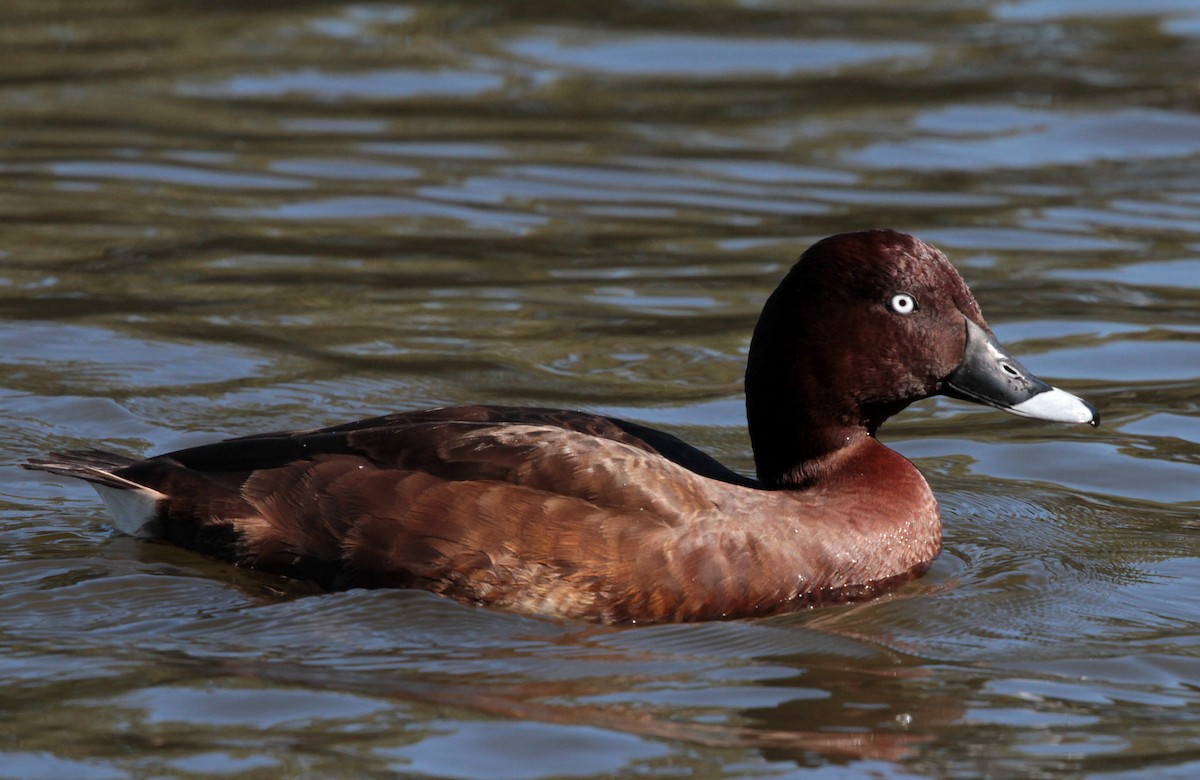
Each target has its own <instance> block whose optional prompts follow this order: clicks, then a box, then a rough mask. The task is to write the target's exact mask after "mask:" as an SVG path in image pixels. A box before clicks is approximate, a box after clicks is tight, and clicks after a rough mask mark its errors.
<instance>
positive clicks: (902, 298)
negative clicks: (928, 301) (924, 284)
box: [888, 293, 919, 314]
mask: <svg viewBox="0 0 1200 780" xmlns="http://www.w3.org/2000/svg"><path fill="white" fill-rule="evenodd" d="M888 308H889V309H891V310H892V311H894V312H896V313H897V314H912V313H913V312H914V311H916V310H917V309H918V308H919V307H918V306H917V299H916V298H914V297H912V296H911V295H909V294H908V293H896V294H895V295H893V296H892V299H891V300H890V301H888Z"/></svg>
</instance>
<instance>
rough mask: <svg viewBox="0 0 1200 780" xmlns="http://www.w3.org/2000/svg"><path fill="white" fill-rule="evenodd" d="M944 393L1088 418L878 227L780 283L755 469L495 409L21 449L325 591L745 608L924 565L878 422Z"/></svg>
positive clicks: (545, 415)
mask: <svg viewBox="0 0 1200 780" xmlns="http://www.w3.org/2000/svg"><path fill="white" fill-rule="evenodd" d="M939 393H941V394H946V395H950V396H953V397H956V398H962V399H966V400H970V401H975V402H978V403H983V404H988V405H990V406H995V407H997V408H1000V409H1005V410H1007V411H1011V412H1014V413H1016V414H1019V415H1024V416H1027V417H1034V418H1037V419H1042V420H1052V421H1056V422H1067V423H1091V424H1093V425H1094V424H1096V423H1097V421H1098V417H1097V414H1096V411H1095V409H1094V408H1093V407H1092V406H1091V405H1089V404H1088V403H1086V402H1084V401H1082V400H1080V399H1079V398H1076V397H1075V396H1073V395H1071V394H1069V393H1067V392H1064V391H1062V390H1059V389H1057V388H1053V387H1050V386H1049V385H1047V384H1045V383H1044V382H1042V381H1041V380H1039V379H1037V378H1036V377H1034V376H1033V375H1032V374H1030V373H1029V372H1028V371H1027V370H1026V369H1025V368H1024V367H1023V366H1021V364H1020V363H1018V362H1017V361H1016V360H1015V359H1013V358H1012V357H1011V356H1010V355H1009V354H1008V352H1006V351H1005V350H1004V348H1003V347H1001V346H1000V345H999V344H998V343H997V341H996V340H995V338H994V336H993V335H992V333H991V331H990V330H989V328H988V326H987V323H986V322H985V321H984V319H983V316H982V314H980V311H979V306H978V304H976V302H975V299H974V297H973V296H972V295H971V292H970V290H968V289H967V286H966V284H965V283H964V282H963V280H962V278H961V277H960V276H959V275H958V273H957V272H956V271H955V270H954V268H953V267H952V266H951V265H950V263H949V261H947V260H946V258H945V256H944V255H942V253H941V252H939V251H938V250H937V249H935V248H934V247H932V246H930V245H928V244H926V243H923V242H921V241H919V240H918V239H916V238H913V237H912V236H908V235H904V234H901V233H896V232H893V231H886V230H874V231H869V232H863V233H849V234H844V235H838V236H833V237H831V238H827V239H825V240H823V241H820V242H818V243H817V244H815V245H814V246H812V247H811V248H810V249H809V250H808V251H807V252H805V253H804V255H803V256H802V257H801V258H800V260H799V261H798V262H797V263H796V265H795V266H794V267H793V268H792V269H791V271H790V272H789V273H788V275H787V277H786V278H785V279H784V280H783V282H782V283H781V284H780V285H779V288H778V289H777V290H776V291H775V292H774V294H772V295H771V297H770V298H769V299H768V300H767V303H766V306H765V308H764V309H763V312H762V316H761V318H760V319H759V322H758V326H757V327H756V328H755V331H754V337H753V340H752V342H751V345H750V355H749V363H748V366H747V369H746V410H747V416H748V419H749V425H750V440H751V443H752V445H753V448H754V457H755V461H756V464H757V472H758V479H757V480H754V479H750V478H748V477H745V476H742V475H740V474H738V473H737V472H734V471H732V470H730V469H728V468H726V467H724V466H722V465H721V464H720V463H718V462H717V461H715V460H714V459H712V458H711V457H709V456H708V455H706V454H704V453H703V452H701V451H700V450H697V449H695V448H694V447H691V446H690V445H688V444H686V443H684V442H683V441H681V440H680V439H677V438H675V437H674V436H671V435H669V434H666V433H662V432H660V431H656V430H654V429H651V428H648V427H645V426H642V425H638V424H635V423H631V422H626V421H623V420H617V419H613V418H609V417H602V416H599V415H594V414H586V413H582V412H569V411H559V410H551V409H529V408H512V407H499V406H460V407H451V408H443V409H431V410H425V411H414V412H402V413H399V414H390V415H386V416H383V417H374V418H371V419H367V420H361V421H358V422H353V423H348V424H345V425H337V426H333V427H330V428H318V429H313V430H304V431H291V432H280V433H268V434H259V435H255V436H247V437H244V438H237V439H229V440H226V441H221V442H217V443H214V444H209V445H206V446H201V447H194V448H190V449H186V450H180V451H178V452H172V453H168V454H165V455H158V456H156V457H152V458H148V459H145V460H137V459H133V458H128V457H124V456H122V455H116V454H113V453H109V452H105V451H102V450H84V451H71V452H59V453H53V454H51V455H50V456H48V457H47V458H46V459H44V460H35V461H31V462H30V463H28V464H26V465H27V467H28V468H32V469H41V470H43V471H49V472H53V473H56V474H64V475H67V476H71V477H78V478H80V479H84V480H87V481H88V482H90V483H92V485H93V486H94V487H95V488H96V490H97V491H99V493H100V495H101V497H102V498H103V499H104V502H105V504H107V506H108V509H109V511H110V512H111V514H112V515H113V517H114V518H115V520H116V525H117V527H118V528H119V529H120V530H121V531H124V532H126V533H129V534H133V535H136V536H141V537H150V538H157V539H165V540H167V541H169V542H172V543H174V544H178V545H181V546H183V547H187V548H190V549H193V550H197V551H199V552H202V553H205V554H207V555H212V556H216V557H218V558H221V559H224V560H227V561H232V562H234V563H237V564H239V565H243V566H249V567H253V568H255V569H261V570H264V571H269V572H276V573H279V574H284V575H289V576H293V577H300V578H306V579H311V580H315V581H317V582H319V583H321V584H322V585H324V586H326V587H329V588H350V587H404V588H424V589H426V590H430V591H433V592H435V593H439V594H442V595H444V596H448V597H450V598H453V599H457V600H458V601H461V602H465V603H468V604H479V605H487V606H494V607H501V608H504V609H510V610H517V611H520V612H528V613H537V614H545V615H558V616H566V617H576V618H586V619H591V620H599V621H606V622H653V621H685V620H710V619H719V618H736V617H743V616H750V615H766V614H770V613H776V612H781V611H787V610H795V609H799V608H801V607H804V606H807V605H812V604H818V603H825V602H831V601H844V600H850V599H859V598H865V597H869V596H871V595H874V594H877V593H880V592H881V591H883V590H885V589H887V588H889V587H893V586H895V585H896V584H898V583H900V582H903V581H904V580H906V579H908V578H911V577H913V576H916V575H918V574H920V573H921V572H923V571H924V570H925V569H926V568H927V567H928V566H929V564H930V562H931V561H932V560H933V559H934V557H935V556H936V555H937V553H938V551H939V549H940V547H941V521H940V518H939V515H938V506H937V502H936V500H935V499H934V497H933V494H932V492H931V491H930V489H929V485H928V484H927V483H926V482H925V480H924V478H923V477H922V476H921V474H920V472H918V471H917V469H916V468H915V467H914V466H913V465H912V464H911V463H910V462H909V461H908V460H906V459H905V458H904V457H902V456H900V455H898V454H897V453H895V452H893V451H892V450H890V449H888V448H887V447H885V446H884V445H882V444H880V443H879V441H878V440H877V439H876V437H875V434H876V431H877V430H878V428H879V426H880V425H881V424H882V423H883V422H884V420H886V419H887V418H888V417H890V416H891V415H893V414H895V413H897V412H899V411H900V410H901V409H903V408H904V407H905V406H907V405H908V404H910V403H912V402H913V401H917V400H920V399H922V398H926V397H928V396H931V395H935V394H939Z"/></svg>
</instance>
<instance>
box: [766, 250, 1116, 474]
mask: <svg viewBox="0 0 1200 780" xmlns="http://www.w3.org/2000/svg"><path fill="white" fill-rule="evenodd" d="M937 394H945V395H949V396H952V397H954V398H960V399H963V400H968V401H973V402H976V403H981V404H986V405H988V406H993V407H996V408H998V409H1003V410H1005V411H1009V412H1012V413H1014V414H1018V415H1022V416H1025V417H1032V418H1035V419H1040V420H1050V421H1054V422H1066V423H1091V424H1093V425H1095V424H1096V423H1097V422H1098V420H1099V417H1098V415H1097V413H1096V410H1095V408H1094V407H1092V406H1091V405H1090V404H1088V403H1087V402H1086V401H1083V400H1082V399H1080V398H1077V397H1076V396H1074V395H1071V394H1070V393H1067V392H1065V391H1063V390H1059V389H1058V388H1055V387H1051V386H1050V385H1048V384H1046V383H1045V382H1043V381H1042V380H1040V379H1038V378H1037V377H1036V376H1034V375H1033V374H1032V373H1030V371H1029V370H1028V369H1026V368H1025V367H1024V366H1022V365H1021V364H1020V362H1018V361H1017V360H1016V359H1015V358H1013V356H1012V355H1011V354H1009V352H1008V351H1007V350H1006V349H1005V348H1004V347H1003V346H1001V345H1000V343H999V342H998V341H997V340H996V337H995V335H994V334H993V333H992V331H991V329H990V328H989V327H988V325H987V322H986V321H985V320H984V318H983V315H982V313H981V312H980V310H979V304H978V303H976V302H975V297H974V296H973V295H972V294H971V291H970V290H969V289H968V288H967V285H966V283H965V282H964V281H963V279H962V277H961V276H959V274H958V272H957V271H956V270H955V269H954V267H953V266H952V265H951V264H950V262H949V261H948V260H947V259H946V257H945V255H943V254H942V253H941V252H940V251H938V250H937V249H936V248H934V247H933V246H930V245H929V244H926V243H925V242H923V241H920V240H919V239H916V238H914V237H912V236H909V235H905V234H903V233H897V232H895V231H891V230H871V231H866V232H862V233H846V234H842V235H837V236H832V237H830V238H826V239H824V240H822V241H819V242H817V243H816V244H814V245H813V246H812V247H811V248H809V249H808V251H806V252H805V253H804V254H803V255H802V256H801V258H800V260H799V261H798V262H797V263H796V264H795V265H794V266H793V267H792V269H791V271H790V272H789V273H788V275H787V276H786V277H785V278H784V280H783V282H781V283H780V285H779V287H778V288H777V289H776V290H775V292H774V293H773V294H772V295H771V296H770V298H769V299H768V300H767V303H766V305H765V306H764V308H763V313H762V316H761V317H760V319H759V322H758V326H757V327H756V328H755V330H754V337H753V339H752V341H751V344H750V355H749V360H748V363H747V369H746V408H747V418H748V421H749V425H750V438H751V442H752V444H753V447H754V454H755V461H756V463H757V467H758V475H759V479H760V480H762V481H763V482H764V483H766V484H767V485H769V486H775V487H783V486H802V485H805V484H810V483H812V482H813V481H815V480H819V479H820V478H821V477H822V475H823V474H824V473H825V472H826V471H827V470H828V469H829V468H830V463H831V462H832V461H833V460H834V459H836V455H837V453H838V452H839V451H840V450H841V449H842V448H844V447H846V446H848V445H851V444H853V443H854V442H856V441H858V440H860V439H861V438H863V437H867V436H874V434H875V431H876V430H877V429H878V428H879V426H880V425H881V424H882V423H883V421H884V420H886V419H887V418H888V417H890V416H892V415H893V414H895V413H897V412H899V411H900V410H901V409H903V408H904V407H906V406H908V405H909V404H910V403H912V402H913V401H918V400H920V399H922V398H928V397H929V396H932V395H937Z"/></svg>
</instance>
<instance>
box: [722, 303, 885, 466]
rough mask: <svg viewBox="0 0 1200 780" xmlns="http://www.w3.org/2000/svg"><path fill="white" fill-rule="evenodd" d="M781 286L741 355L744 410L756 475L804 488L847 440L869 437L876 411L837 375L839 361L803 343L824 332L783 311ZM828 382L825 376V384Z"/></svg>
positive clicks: (839, 458)
mask: <svg viewBox="0 0 1200 780" xmlns="http://www.w3.org/2000/svg"><path fill="white" fill-rule="evenodd" d="M779 297H780V293H779V292H778V291H776V294H775V295H773V296H772V297H771V299H769V300H768V302H767V305H766V307H765V308H764V310H763V315H762V317H761V318H760V320H759V322H758V326H757V327H756V328H755V330H754V338H753V339H752V340H751V342H750V354H749V356H748V360H747V363H746V418H747V421H748V423H749V427H750V443H751V446H752V447H753V449H754V461H755V465H756V467H757V471H758V478H759V480H760V481H761V482H762V483H763V484H764V485H766V486H767V487H772V488H804V487H807V486H810V485H812V484H814V483H816V482H819V481H821V480H822V479H827V478H828V477H829V476H830V475H831V473H832V472H834V471H835V470H836V469H837V468H839V466H840V465H841V463H842V462H843V460H844V455H845V453H846V452H847V451H848V450H847V448H849V447H852V446H853V445H855V444H857V443H859V442H861V441H862V440H863V439H866V438H869V437H871V436H872V435H873V434H874V432H875V428H876V427H877V425H878V422H882V419H884V418H883V417H879V418H873V419H877V420H878V422H875V421H873V419H868V418H869V417H870V416H869V415H868V414H866V413H865V412H864V410H863V409H862V407H861V406H860V405H859V404H858V403H857V402H856V401H855V399H854V398H852V397H851V396H850V395H849V394H847V393H845V392H839V389H840V388H839V387H838V386H837V384H836V378H837V377H839V376H842V375H843V374H844V366H842V365H840V364H839V363H838V359H837V355H836V354H835V353H831V352H830V351H829V350H820V349H810V348H809V345H810V344H813V343H821V342H822V340H826V339H828V338H831V337H830V336H829V334H826V333H813V332H810V331H809V330H808V329H807V328H806V327H804V325H803V323H802V322H798V321H796V320H795V319H793V318H791V317H789V316H788V313H789V311H790V310H789V309H788V308H787V307H785V306H784V305H782V304H781V302H780V301H779ZM831 383H832V384H831Z"/></svg>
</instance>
